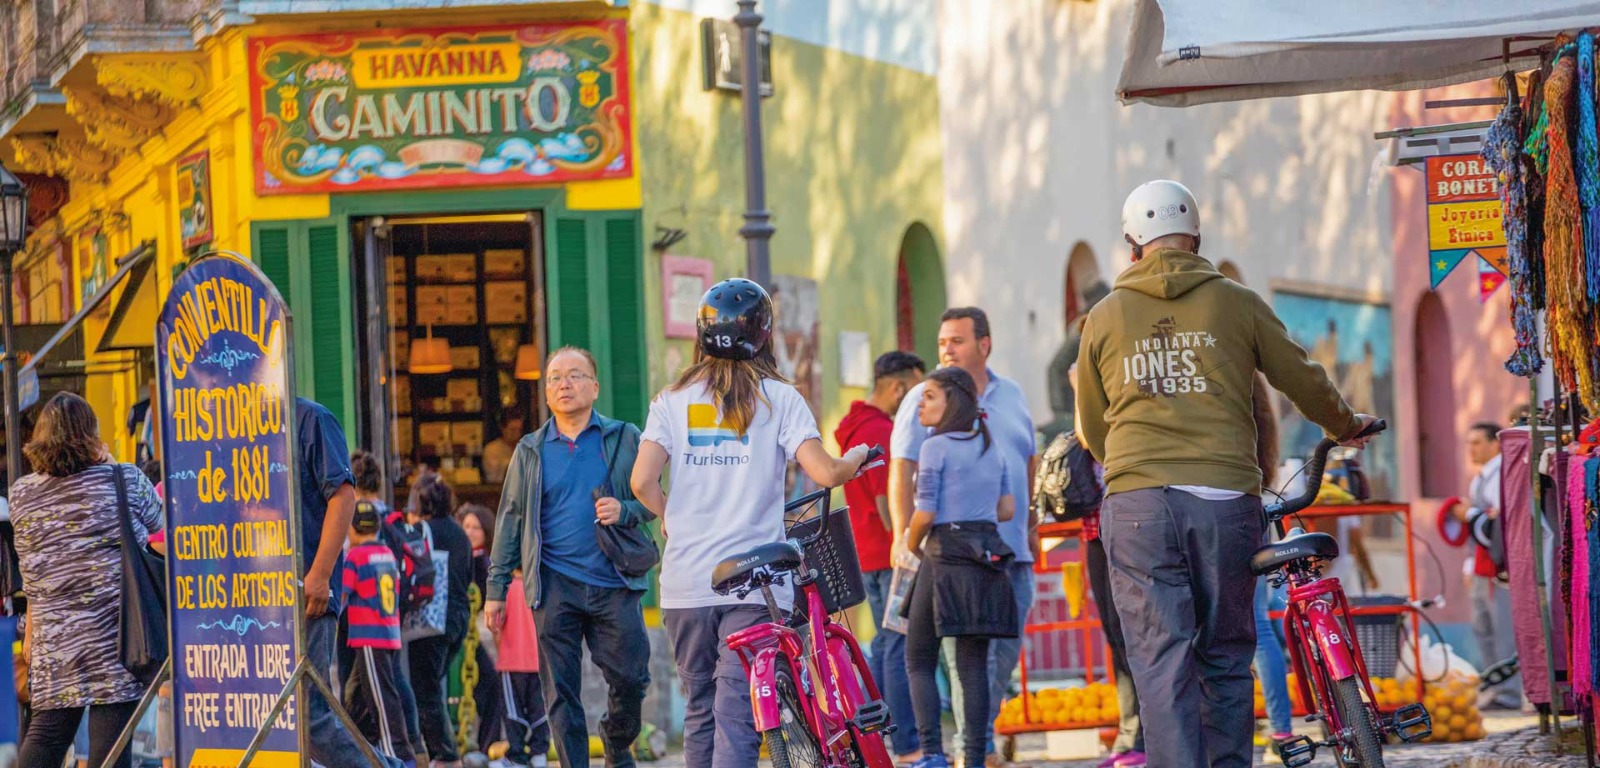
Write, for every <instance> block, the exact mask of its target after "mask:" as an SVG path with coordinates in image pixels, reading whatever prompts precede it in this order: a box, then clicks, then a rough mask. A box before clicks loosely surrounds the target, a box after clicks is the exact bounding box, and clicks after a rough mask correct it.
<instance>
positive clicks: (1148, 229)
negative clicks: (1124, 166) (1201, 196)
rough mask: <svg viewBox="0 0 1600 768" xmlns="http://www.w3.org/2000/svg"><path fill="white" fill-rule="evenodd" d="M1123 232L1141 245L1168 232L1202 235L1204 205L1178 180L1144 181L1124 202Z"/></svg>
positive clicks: (1134, 242)
mask: <svg viewBox="0 0 1600 768" xmlns="http://www.w3.org/2000/svg"><path fill="white" fill-rule="evenodd" d="M1122 234H1124V235H1127V237H1128V239H1129V240H1132V241H1133V244H1134V245H1141V246H1142V245H1144V244H1146V243H1148V242H1150V241H1151V240H1154V239H1156V238H1158V237H1164V236H1166V235H1193V236H1195V237H1199V236H1200V206H1199V204H1198V203H1196V202H1195V200H1194V195H1192V194H1190V193H1189V188H1188V187H1185V186H1183V185H1182V184H1179V183H1178V182H1176V181H1168V180H1166V179H1161V180H1158V181H1150V182H1146V183H1144V184H1140V185H1139V187H1138V189H1135V190H1133V192H1132V193H1131V194H1129V195H1128V199H1127V201H1126V202H1124V203H1123V204H1122Z"/></svg>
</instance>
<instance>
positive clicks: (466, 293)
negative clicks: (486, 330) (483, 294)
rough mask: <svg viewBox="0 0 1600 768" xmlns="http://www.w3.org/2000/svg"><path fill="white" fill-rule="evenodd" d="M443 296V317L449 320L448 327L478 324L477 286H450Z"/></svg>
mask: <svg viewBox="0 0 1600 768" xmlns="http://www.w3.org/2000/svg"><path fill="white" fill-rule="evenodd" d="M445 296H446V299H445V300H446V304H447V307H446V310H445V316H446V317H448V318H449V324H450V325H477V324H478V287H477V286H475V285H452V286H450V287H449V288H447V289H446V291H445Z"/></svg>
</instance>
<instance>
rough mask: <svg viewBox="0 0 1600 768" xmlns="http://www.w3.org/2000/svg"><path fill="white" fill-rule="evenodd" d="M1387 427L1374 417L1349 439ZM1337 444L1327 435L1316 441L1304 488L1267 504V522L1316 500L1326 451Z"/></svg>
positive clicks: (1320, 489)
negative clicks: (1290, 496) (1296, 493)
mask: <svg viewBox="0 0 1600 768" xmlns="http://www.w3.org/2000/svg"><path fill="white" fill-rule="evenodd" d="M1388 428H1389V422H1387V421H1384V420H1383V419H1374V420H1373V422H1372V423H1371V424H1368V425H1367V427H1366V428H1365V429H1363V430H1361V431H1360V432H1357V433H1356V434H1355V437H1352V438H1350V439H1352V440H1354V439H1355V438H1358V437H1370V436H1372V435H1376V434H1378V433H1379V432H1382V431H1384V430H1386V429H1388ZM1338 445H1339V443H1337V442H1335V441H1334V440H1333V439H1332V438H1328V437H1324V438H1322V442H1320V443H1317V448H1316V450H1314V451H1312V452H1311V461H1310V462H1309V463H1307V464H1306V469H1305V473H1306V489H1305V490H1304V491H1301V493H1300V495H1299V496H1296V497H1294V498H1292V499H1284V500H1283V501H1280V502H1278V503H1276V504H1269V505H1267V508H1266V512H1267V522H1268V523H1269V524H1270V523H1277V522H1278V521H1280V520H1282V519H1283V518H1285V517H1288V516H1289V515H1292V514H1294V513H1296V512H1299V511H1300V510H1302V509H1305V508H1306V507H1309V506H1311V503H1312V502H1314V501H1316V500H1317V494H1318V493H1320V492H1321V491H1322V471H1323V470H1324V469H1325V468H1326V467H1327V464H1328V451H1331V450H1333V449H1334V448H1335V447H1337V446H1338Z"/></svg>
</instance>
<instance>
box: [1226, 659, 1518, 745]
mask: <svg viewBox="0 0 1600 768" xmlns="http://www.w3.org/2000/svg"><path fill="white" fill-rule="evenodd" d="M1372 695H1373V698H1374V699H1375V700H1376V701H1375V702H1374V703H1376V704H1377V705H1378V710H1379V711H1380V712H1383V713H1385V715H1384V716H1388V714H1387V713H1392V712H1394V711H1395V710H1396V709H1399V708H1400V707H1403V706H1405V705H1407V704H1416V703H1417V688H1416V684H1415V683H1413V682H1411V681H1405V682H1401V681H1399V680H1396V679H1394V678H1392V677H1375V678H1372ZM1289 699H1290V701H1291V702H1292V703H1293V706H1294V711H1295V712H1296V713H1303V712H1305V711H1306V708H1305V707H1304V706H1303V704H1302V702H1301V701H1300V685H1299V682H1298V681H1297V680H1295V676H1294V675H1293V674H1291V675H1289ZM1255 700H1256V717H1259V718H1264V717H1266V716H1267V713H1266V701H1265V700H1264V699H1263V698H1262V696H1261V681H1259V680H1257V681H1256V691H1255ZM1421 703H1422V706H1423V708H1425V709H1427V710H1428V714H1429V715H1432V717H1433V736H1432V737H1431V738H1429V739H1428V741H1430V742H1457V741H1476V740H1478V739H1481V738H1483V737H1484V736H1486V735H1487V733H1486V732H1485V731H1484V727H1483V715H1482V714H1480V713H1479V712H1478V678H1477V677H1471V676H1467V675H1463V674H1460V673H1458V672H1451V673H1450V674H1448V675H1446V676H1445V678H1444V679H1443V680H1441V681H1439V682H1437V683H1430V684H1428V686H1427V687H1426V689H1425V692H1424V694H1423V697H1422V701H1421Z"/></svg>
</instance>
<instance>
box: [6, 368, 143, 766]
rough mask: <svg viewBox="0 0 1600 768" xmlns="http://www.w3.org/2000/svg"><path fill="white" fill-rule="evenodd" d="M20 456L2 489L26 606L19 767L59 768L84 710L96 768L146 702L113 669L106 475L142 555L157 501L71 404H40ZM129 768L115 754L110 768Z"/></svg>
mask: <svg viewBox="0 0 1600 768" xmlns="http://www.w3.org/2000/svg"><path fill="white" fill-rule="evenodd" d="M23 451H24V453H26V455H27V457H28V461H29V462H30V463H31V464H32V465H33V467H34V470H35V471H34V473H33V474H30V475H28V476H26V477H24V478H22V479H21V480H18V481H17V483H16V485H13V486H12V487H11V522H12V525H13V526H15V529H16V543H17V558H18V566H19V567H20V569H21V571H22V589H23V592H24V593H25V594H26V595H27V597H28V640H29V643H28V645H29V648H30V651H31V653H32V658H31V661H30V664H29V670H28V684H29V688H30V689H31V692H32V699H31V703H32V710H33V715H32V718H31V719H30V720H29V722H28V730H27V733H26V734H24V736H23V738H22V749H21V752H20V754H19V755H18V763H19V764H20V765H22V766H25V767H26V768H54V767H55V766H59V765H61V762H62V760H63V759H65V757H66V754H67V748H68V747H70V746H71V745H72V740H73V736H74V734H76V732H77V730H78V722H79V721H80V720H81V719H82V718H83V711H84V708H86V707H87V708H88V710H89V755H88V757H89V764H90V765H100V764H101V763H102V762H104V760H105V757H106V755H107V753H109V752H110V751H111V747H112V745H113V744H114V743H115V742H116V740H117V736H118V735H119V734H120V733H121V732H122V729H123V727H124V726H125V725H127V723H128V719H129V718H130V717H132V715H133V710H134V709H135V708H136V707H137V706H138V702H139V697H140V696H141V695H142V694H143V693H144V687H143V686H142V685H140V684H139V681H138V680H135V679H134V677H133V675H131V674H129V673H128V671H127V670H126V669H123V667H122V665H121V663H120V662H119V661H118V653H117V627H118V621H119V619H120V618H121V605H122V581H121V567H122V551H121V536H122V527H121V522H120V520H119V518H118V514H119V512H118V507H117V489H116V481H115V475H113V474H112V473H120V474H121V475H122V481H123V483H124V486H125V487H126V489H127V495H128V515H129V517H130V518H131V522H132V524H133V532H134V535H135V536H137V537H138V539H139V545H140V546H144V545H145V543H146V542H147V541H148V539H149V536H150V534H151V533H154V532H157V531H160V530H161V502H160V501H159V500H158V499H157V497H156V493H155V488H153V487H152V486H151V485H150V481H149V480H147V479H145V476H144V475H143V474H142V473H141V472H140V471H139V470H138V468H136V467H134V466H132V465H130V464H117V463H114V462H113V461H112V460H111V456H110V454H109V452H108V451H107V450H106V446H105V444H104V443H103V442H101V440H100V424H99V421H98V420H97V419H96V418H95V415H94V411H92V410H90V408H89V404H88V403H87V402H84V400H83V398H81V397H78V396H77V395H74V394H71V393H67V392H63V393H61V394H58V395H56V396H55V397H53V398H51V399H50V402H48V403H46V404H45V406H44V410H43V412H42V413H41V414H40V415H39V421H38V423H37V425H36V426H35V427H34V431H33V440H31V441H30V442H29V443H28V444H27V446H25V447H24V448H23ZM131 764H132V752H131V751H130V750H124V751H123V753H122V755H121V757H120V758H118V761H117V763H116V765H117V766H119V768H128V767H129V766H130V765H131Z"/></svg>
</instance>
